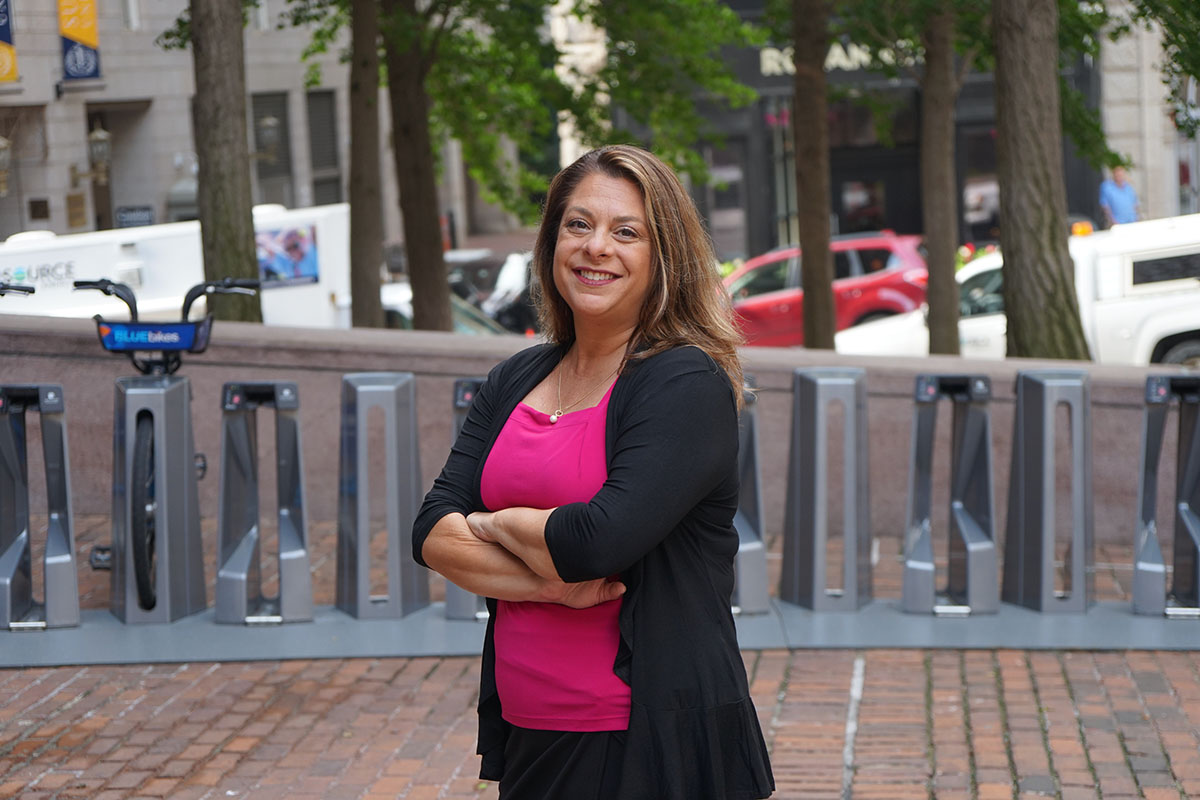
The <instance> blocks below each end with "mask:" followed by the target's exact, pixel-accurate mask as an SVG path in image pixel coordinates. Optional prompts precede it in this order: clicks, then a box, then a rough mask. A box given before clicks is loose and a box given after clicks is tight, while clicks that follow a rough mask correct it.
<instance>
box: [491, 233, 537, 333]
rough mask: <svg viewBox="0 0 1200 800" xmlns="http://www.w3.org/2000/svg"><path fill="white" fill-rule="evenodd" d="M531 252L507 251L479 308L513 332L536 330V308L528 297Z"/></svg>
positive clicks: (530, 277)
mask: <svg viewBox="0 0 1200 800" xmlns="http://www.w3.org/2000/svg"><path fill="white" fill-rule="evenodd" d="M532 264H533V253H532V252H531V251H525V252H518V253H509V254H508V257H507V258H505V259H504V263H503V265H501V267H500V269H499V272H498V274H497V276H496V285H495V287H494V288H493V290H492V293H491V294H489V295H488V296H487V297H486V298H485V299H484V301H483V302H482V303H481V304H480V306H479V307H480V309H482V311H483V313H485V314H487V315H488V316H489V317H491V318H492V319H494V320H496V322H499V323H500V324H501V325H503V326H504V327H505V328H507V329H508V330H510V331H512V332H513V333H523V334H530V333H536V332H537V330H538V318H537V309H536V308H534V305H533V298H532V296H531V282H532V280H533V276H532V272H531V270H532Z"/></svg>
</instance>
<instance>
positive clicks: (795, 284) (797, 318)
mask: <svg viewBox="0 0 1200 800" xmlns="http://www.w3.org/2000/svg"><path fill="white" fill-rule="evenodd" d="M920 243H921V237H919V236H898V235H896V234H895V233H892V232H890V231H882V232H874V233H854V234H847V235H845V236H834V237H833V240H832V241H831V242H830V250H832V251H833V267H834V276H833V306H834V315H835V316H836V318H837V329H838V330H839V331H840V330H842V329H843V328H849V327H850V326H851V325H857V324H858V323H860V322H866V321H867V320H871V319H878V318H879V317H885V316H888V315H889V314H899V313H902V312H905V311H913V310H915V309H917V308H919V307H920V306H921V304H922V303H924V302H925V287H926V285H927V283H928V279H929V273H928V272H927V271H926V269H925V259H924V258H922V257H921V253H920V251H919V250H918V247H919V246H920ZM725 287H726V288H727V289H729V293H730V295H732V297H733V309H734V311H735V312H737V317H738V324H739V325H740V326H741V329H742V333H743V334H744V335H745V337H746V343H747V344H753V345H762V346H770V347H788V346H792V345H801V344H804V292H803V290H802V289H801V288H800V248H799V247H783V248H779V249H777V250H772V251H770V252H769V253H764V254H762V255H761V256H757V257H755V258H752V259H750V260H749V261H747V262H746V263H745V264H743V265H742V266H741V267H740V268H738V269H737V270H736V271H735V272H734V273H732V274H731V275H730V276H729V277H727V278H726V279H725Z"/></svg>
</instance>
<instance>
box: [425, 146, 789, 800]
mask: <svg viewBox="0 0 1200 800" xmlns="http://www.w3.org/2000/svg"><path fill="white" fill-rule="evenodd" d="M714 264H715V259H714V257H713V251H712V245H711V242H710V241H709V239H708V236H707V234H706V233H705V231H704V228H703V225H702V224H701V222H700V219H699V216H698V214H697V213H696V209H695V207H694V206H693V204H692V202H691V200H690V198H689V197H688V195H687V193H686V192H685V191H684V189H683V187H682V186H681V185H680V183H679V180H678V179H677V178H676V177H675V175H674V173H673V172H672V171H671V170H670V168H668V167H667V166H666V165H665V164H663V163H662V162H661V161H659V160H658V159H657V158H655V157H654V156H653V155H651V154H650V153H647V152H646V151H644V150H640V149H638V148H634V147H626V146H613V147H605V148H601V149H599V150H595V151H592V152H590V153H588V154H586V155H584V156H583V157H582V158H580V159H579V160H578V161H576V162H575V163H574V164H572V165H571V166H569V167H567V168H566V169H565V170H563V171H562V172H561V173H559V175H558V176H557V177H556V178H555V179H554V181H553V182H552V183H551V185H550V192H549V194H548V196H547V199H546V211H545V215H544V218H543V220H542V225H541V228H540V229H539V231H538V235H537V241H536V244H535V247H534V256H533V269H534V272H535V274H536V275H537V282H538V286H539V297H538V302H539V307H540V311H541V316H542V321H543V330H544V331H545V332H546V335H547V338H548V339H549V340H550V342H551V344H547V345H541V346H538V347H533V348H530V349H528V350H525V351H523V352H521V353H518V354H517V355H515V356H513V357H512V358H510V359H508V360H507V361H505V362H504V363H502V364H500V365H499V366H497V367H496V368H495V369H493V370H492V372H491V374H490V375H489V376H488V380H487V382H486V383H485V384H484V385H483V387H481V389H480V391H479V393H478V394H477V395H476V397H475V400H474V402H473V404H472V407H471V411H470V413H469V414H468V416H467V419H466V421H465V423H464V425H463V428H462V432H461V433H460V435H459V438H458V440H457V441H456V442H455V445H454V448H453V449H452V452H451V455H450V457H449V459H448V460H447V462H446V466H445V468H444V469H443V470H442V474H441V475H440V476H439V477H438V479H437V480H436V481H435V482H434V486H433V489H432V490H431V491H430V492H429V494H428V496H426V498H425V502H424V505H423V506H422V508H421V511H420V513H419V515H418V517H417V522H416V525H415V526H414V539H413V551H414V556H415V557H416V559H417V560H418V561H419V562H421V563H423V564H425V565H426V566H429V567H431V568H432V569H434V570H436V571H438V572H439V573H441V574H442V575H444V576H446V578H447V579H449V580H451V581H453V582H454V583H456V584H458V585H459V586H461V587H463V588H464V589H467V590H469V591H472V592H475V593H477V594H482V595H484V596H486V597H488V598H494V599H489V601H488V608H489V610H490V611H491V616H490V619H489V621H488V628H487V633H486V638H485V643H484V652H483V670H482V676H481V680H480V684H481V685H480V696H479V745H478V750H479V753H480V755H482V756H483V763H482V768H481V771H480V776H481V777H483V778H487V779H490V780H499V781H500V797H501V798H504V800H551V799H552V798H563V799H564V800H583V799H585V798H596V800H610V799H611V800H617V799H618V798H619V800H638V799H639V798H644V799H645V800H733V799H735V798H737V799H740V798H761V797H767V796H768V795H770V793H771V791H772V789H773V788H774V784H773V780H772V777H771V772H770V765H769V763H768V758H767V752H766V746H765V744H764V743H763V738H762V733H761V731H760V729H759V725H758V718H757V716H756V714H755V710H754V705H753V703H752V702H751V700H750V698H749V692H748V688H747V683H746V673H745V667H744V665H743V663H742V660H741V655H740V654H739V652H738V647H737V638H736V632H735V630H734V624H733V617H732V614H731V612H730V595H731V593H732V590H733V558H734V555H735V554H736V552H737V548H738V539H737V535H736V533H735V532H734V530H733V526H732V521H733V516H734V512H735V511H736V509H737V494H738V476H737V448H738V426H737V411H738V406H739V403H740V400H741V392H740V387H741V385H742V374H741V368H740V366H739V363H738V358H737V350H736V345H737V334H736V333H735V329H734V327H733V326H732V322H731V319H730V312H729V310H728V303H727V301H726V296H725V293H724V291H723V288H722V286H721V283H720V278H719V277H718V275H717V272H716V269H715V267H714ZM735 387H737V390H735Z"/></svg>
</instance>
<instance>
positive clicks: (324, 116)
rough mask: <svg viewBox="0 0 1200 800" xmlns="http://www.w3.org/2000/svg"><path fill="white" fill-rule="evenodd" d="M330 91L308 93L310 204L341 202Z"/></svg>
mask: <svg viewBox="0 0 1200 800" xmlns="http://www.w3.org/2000/svg"><path fill="white" fill-rule="evenodd" d="M335 100H336V95H335V94H334V93H333V91H332V90H324V91H318V92H309V93H308V149H309V153H310V159H311V165H312V182H313V205H318V206H320V205H325V204H327V203H340V202H341V201H342V171H341V169H340V168H339V166H338V140H337V106H336V102H335Z"/></svg>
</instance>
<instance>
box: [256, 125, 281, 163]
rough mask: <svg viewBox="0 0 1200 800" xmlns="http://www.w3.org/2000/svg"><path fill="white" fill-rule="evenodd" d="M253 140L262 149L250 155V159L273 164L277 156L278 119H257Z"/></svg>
mask: <svg viewBox="0 0 1200 800" xmlns="http://www.w3.org/2000/svg"><path fill="white" fill-rule="evenodd" d="M254 139H255V142H256V143H257V144H258V146H259V147H260V148H262V149H260V150H259V151H257V152H255V153H251V154H250V157H251V158H255V159H262V160H263V161H266V162H267V163H268V164H274V163H275V159H276V158H277V157H278V155H279V119H278V118H276V117H273V116H266V117H262V118H261V119H259V120H258V124H257V126H256V131H255V134H254Z"/></svg>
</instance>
